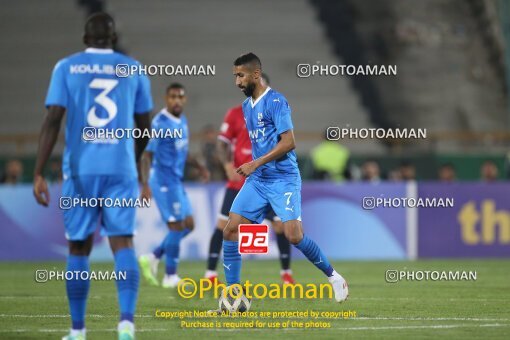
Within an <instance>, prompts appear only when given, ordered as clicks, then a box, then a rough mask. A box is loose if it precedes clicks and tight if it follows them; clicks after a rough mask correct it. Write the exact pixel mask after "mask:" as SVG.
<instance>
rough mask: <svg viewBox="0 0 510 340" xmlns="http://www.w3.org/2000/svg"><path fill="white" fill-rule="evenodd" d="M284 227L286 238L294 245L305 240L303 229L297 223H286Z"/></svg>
mask: <svg viewBox="0 0 510 340" xmlns="http://www.w3.org/2000/svg"><path fill="white" fill-rule="evenodd" d="M286 223H287V224H286V225H284V232H285V237H286V238H287V240H289V242H290V243H292V244H293V245H296V244H298V243H299V242H301V240H302V239H303V232H302V230H301V227H300V226H299V224H297V223H293V222H286Z"/></svg>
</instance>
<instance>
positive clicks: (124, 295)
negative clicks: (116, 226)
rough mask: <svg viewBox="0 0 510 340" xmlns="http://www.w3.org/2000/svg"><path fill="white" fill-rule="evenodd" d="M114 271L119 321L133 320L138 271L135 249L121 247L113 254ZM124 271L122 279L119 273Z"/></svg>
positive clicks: (138, 277)
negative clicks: (115, 273)
mask: <svg viewBox="0 0 510 340" xmlns="http://www.w3.org/2000/svg"><path fill="white" fill-rule="evenodd" d="M114 257H115V271H116V272H117V273H118V274H117V278H118V280H117V282H116V283H117V294H118V298H119V306H120V321H123V320H127V321H131V322H133V317H134V314H135V309H136V300H137V297H138V284H139V281H140V273H139V271H138V263H137V261H136V256H135V251H134V249H132V248H123V249H120V250H118V251H117V252H116V253H115V254H114ZM121 272H125V273H126V279H125V280H123V279H122V277H120V275H119V273H121Z"/></svg>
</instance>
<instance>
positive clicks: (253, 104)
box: [250, 86, 271, 109]
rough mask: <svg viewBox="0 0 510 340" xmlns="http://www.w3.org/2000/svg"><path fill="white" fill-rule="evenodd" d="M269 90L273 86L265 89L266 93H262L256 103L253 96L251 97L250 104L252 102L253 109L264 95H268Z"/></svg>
mask: <svg viewBox="0 0 510 340" xmlns="http://www.w3.org/2000/svg"><path fill="white" fill-rule="evenodd" d="M269 90H271V88H270V87H269V86H268V87H267V88H266V90H265V91H264V93H262V94H261V95H260V96H259V97H258V98H257V100H255V103H254V102H253V98H252V97H250V104H251V108H252V109H253V108H254V107H255V105H257V103H258V102H259V101H260V100H261V99H262V97H264V96H265V95H266V93H268V92H269Z"/></svg>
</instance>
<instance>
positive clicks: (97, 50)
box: [85, 47, 113, 54]
mask: <svg viewBox="0 0 510 340" xmlns="http://www.w3.org/2000/svg"><path fill="white" fill-rule="evenodd" d="M85 52H86V53H99V54H108V53H113V50H112V49H111V48H96V47H87V48H86V49H85Z"/></svg>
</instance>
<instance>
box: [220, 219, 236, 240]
mask: <svg viewBox="0 0 510 340" xmlns="http://www.w3.org/2000/svg"><path fill="white" fill-rule="evenodd" d="M237 226H238V224H235V223H232V222H231V221H230V220H229V221H228V223H227V225H226V226H225V228H223V239H224V240H228V241H235V240H237Z"/></svg>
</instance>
